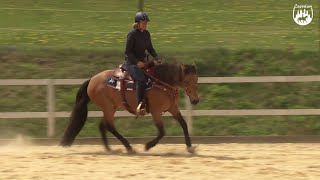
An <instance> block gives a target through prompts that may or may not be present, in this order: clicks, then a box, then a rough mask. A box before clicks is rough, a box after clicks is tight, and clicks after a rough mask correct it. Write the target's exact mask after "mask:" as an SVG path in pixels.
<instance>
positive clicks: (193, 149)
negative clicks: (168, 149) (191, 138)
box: [187, 146, 197, 154]
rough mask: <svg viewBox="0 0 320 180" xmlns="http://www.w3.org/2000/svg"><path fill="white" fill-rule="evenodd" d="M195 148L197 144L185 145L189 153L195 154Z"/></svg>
mask: <svg viewBox="0 0 320 180" xmlns="http://www.w3.org/2000/svg"><path fill="white" fill-rule="evenodd" d="M196 148H197V146H191V147H187V151H188V152H189V153H190V154H196Z"/></svg>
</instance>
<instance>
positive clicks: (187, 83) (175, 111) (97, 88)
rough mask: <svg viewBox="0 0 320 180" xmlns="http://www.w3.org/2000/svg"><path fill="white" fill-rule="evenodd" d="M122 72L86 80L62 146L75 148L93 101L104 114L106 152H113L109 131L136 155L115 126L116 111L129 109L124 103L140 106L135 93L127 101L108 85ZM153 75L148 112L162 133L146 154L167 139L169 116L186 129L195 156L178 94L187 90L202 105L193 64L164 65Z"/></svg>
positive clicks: (129, 93)
mask: <svg viewBox="0 0 320 180" xmlns="http://www.w3.org/2000/svg"><path fill="white" fill-rule="evenodd" d="M118 71H119V69H109V70H105V71H103V72H100V73H98V74H96V75H95V76H93V77H91V78H90V79H88V80H86V81H85V82H84V83H83V84H82V85H81V87H80V88H79V90H78V92H77V95H76V100H75V104H74V107H73V110H72V113H71V116H70V122H69V125H68V127H67V129H66V131H65V133H64V136H63V138H62V140H61V142H60V145H62V146H64V147H66V146H71V145H72V143H73V142H74V140H75V137H76V136H77V135H78V133H79V132H80V131H81V129H82V128H83V126H84V124H85V121H86V119H87V115H88V103H89V102H90V101H92V102H93V103H94V104H95V105H96V106H97V107H98V108H99V109H100V110H101V111H102V112H103V117H102V120H101V122H100V125H99V130H100V134H101V137H102V141H103V144H104V147H105V149H106V150H107V151H111V152H112V149H111V148H110V146H109V144H108V139H107V132H108V131H109V132H111V133H112V134H113V135H114V136H115V137H116V138H117V139H118V140H120V141H121V143H122V144H123V145H124V146H125V148H126V150H127V153H136V151H135V150H134V149H133V148H132V146H131V145H130V144H129V142H128V141H127V139H126V138H124V137H123V136H122V135H121V134H119V132H118V131H117V129H116V127H115V125H114V119H115V118H114V114H115V112H116V110H118V109H121V108H122V109H123V108H124V107H125V106H124V103H123V100H124V99H125V100H126V101H127V105H128V106H129V107H131V108H132V107H137V105H138V104H137V102H136V96H135V91H128V90H127V91H125V98H123V97H122V96H121V92H120V91H119V90H118V89H116V88H113V87H110V86H108V85H106V80H107V79H108V78H112V77H114V76H115V74H116V72H118ZM153 74H154V75H153V76H151V77H152V79H153V80H154V81H153V86H152V87H151V88H150V89H148V90H147V91H146V92H145V97H146V104H147V109H148V112H149V113H151V116H152V119H153V122H154V124H155V126H156V127H157V129H158V135H157V136H156V137H155V138H154V139H152V140H151V141H149V142H148V143H146V145H145V150H146V151H148V150H149V149H150V148H152V147H154V146H155V145H156V144H157V143H158V142H159V141H160V139H161V138H162V137H163V136H164V135H165V130H164V127H163V122H162V120H161V116H162V114H163V113H164V112H169V113H171V115H172V116H173V117H174V119H176V120H177V121H178V122H179V124H180V126H181V128H182V129H183V132H184V138H185V144H186V146H187V147H186V148H187V151H188V152H189V153H195V147H194V146H192V143H191V140H190V136H189V132H188V128H187V124H186V121H185V120H184V118H183V116H182V115H181V112H180V110H179V107H178V98H179V97H178V96H179V95H178V94H179V93H178V92H179V91H178V90H179V89H181V88H182V89H184V91H185V93H186V94H187V96H188V97H189V100H190V102H191V104H193V105H196V104H197V103H198V102H199V97H198V93H197V89H198V86H197V82H198V76H197V71H196V67H195V66H194V65H189V64H180V63H173V64H170V63H163V64H160V65H157V66H155V67H154V72H153ZM132 109H135V108H132Z"/></svg>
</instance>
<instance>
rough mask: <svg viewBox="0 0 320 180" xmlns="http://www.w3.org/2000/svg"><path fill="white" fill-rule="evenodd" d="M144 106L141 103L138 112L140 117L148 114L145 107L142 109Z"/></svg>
mask: <svg viewBox="0 0 320 180" xmlns="http://www.w3.org/2000/svg"><path fill="white" fill-rule="evenodd" d="M142 106H143V102H140V103H139V105H138V107H137V110H136V111H137V114H138V115H141V116H144V115H146V113H147V112H146V109H145V107H142Z"/></svg>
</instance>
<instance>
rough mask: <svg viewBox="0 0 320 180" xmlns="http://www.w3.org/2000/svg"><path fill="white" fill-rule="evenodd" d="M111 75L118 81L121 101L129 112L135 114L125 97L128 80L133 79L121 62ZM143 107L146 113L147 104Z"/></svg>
mask: <svg viewBox="0 0 320 180" xmlns="http://www.w3.org/2000/svg"><path fill="white" fill-rule="evenodd" d="M113 77H114V78H116V79H117V80H118V81H119V82H120V94H121V97H122V103H123V105H124V107H125V108H126V109H127V111H128V112H130V113H131V114H134V115H137V112H136V111H135V110H133V109H132V108H131V107H130V106H129V104H128V102H127V99H126V90H127V84H128V82H129V81H134V79H133V78H132V77H131V76H130V74H129V73H128V72H127V71H126V69H125V67H124V65H123V64H120V65H119V68H117V69H115V71H114V73H113ZM145 102H146V101H145ZM145 107H146V110H147V113H149V111H148V108H147V104H145Z"/></svg>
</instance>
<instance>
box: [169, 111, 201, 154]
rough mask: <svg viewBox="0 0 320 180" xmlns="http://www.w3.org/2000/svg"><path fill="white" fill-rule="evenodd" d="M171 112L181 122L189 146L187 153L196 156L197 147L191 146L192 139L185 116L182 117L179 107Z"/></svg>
mask: <svg viewBox="0 0 320 180" xmlns="http://www.w3.org/2000/svg"><path fill="white" fill-rule="evenodd" d="M169 112H170V113H171V114H172V116H173V117H174V118H175V119H176V120H177V121H178V122H179V124H180V126H181V127H182V130H183V133H184V138H185V142H186V145H187V151H188V152H189V153H191V154H194V153H195V147H193V146H192V144H191V139H190V135H189V131H188V125H187V123H186V121H185V120H184V118H183V116H182V115H181V112H180V110H179V108H178V107H177V106H176V107H173V108H171V109H170V110H169Z"/></svg>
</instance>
